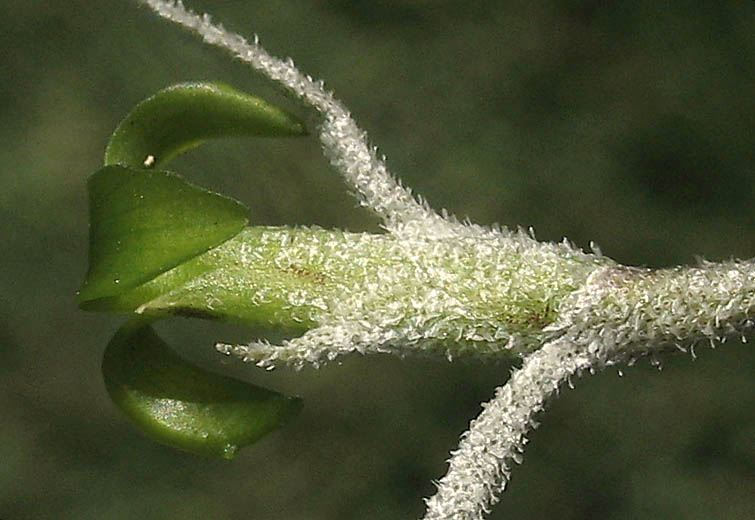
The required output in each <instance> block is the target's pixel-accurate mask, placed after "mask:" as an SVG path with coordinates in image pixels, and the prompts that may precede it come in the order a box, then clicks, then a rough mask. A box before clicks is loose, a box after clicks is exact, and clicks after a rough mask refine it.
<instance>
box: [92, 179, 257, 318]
mask: <svg viewBox="0 0 755 520" xmlns="http://www.w3.org/2000/svg"><path fill="white" fill-rule="evenodd" d="M88 190H89V211H90V229H89V270H88V272H87V275H86V277H85V280H84V283H83V284H82V287H81V290H80V291H79V295H78V301H79V305H80V306H81V307H82V308H84V309H91V310H97V309H98V303H97V301H98V300H102V299H107V298H112V297H114V296H117V295H118V294H121V293H123V292H126V291H128V290H130V289H132V288H133V287H136V286H138V285H140V284H142V283H144V282H146V281H148V280H150V279H152V278H154V277H156V276H157V275H159V274H161V273H163V272H165V271H167V270H169V269H171V268H173V267H175V266H176V265H179V264H181V263H182V262H185V261H186V260H188V259H190V258H193V257H195V256H197V255H199V254H201V253H204V252H205V251H207V250H208V249H211V248H213V247H215V246H217V245H218V244H220V243H222V242H224V241H226V240H228V239H229V238H231V237H233V236H234V235H236V234H237V233H238V232H239V231H241V229H243V228H244V226H245V225H246V222H247V219H246V214H247V211H248V210H247V208H246V207H245V206H244V205H243V204H241V203H240V202H238V201H235V200H233V199H230V198H228V197H224V196H222V195H219V194H217V193H213V192H211V191H208V190H205V189H203V188H200V187H198V186H195V185H192V184H190V183H188V182H186V181H185V180H183V179H182V178H181V177H179V176H178V175H176V174H173V173H170V172H165V171H156V170H143V169H141V170H137V169H133V168H127V167H123V166H106V167H105V168H103V169H101V170H100V171H98V172H97V173H95V174H94V175H93V176H92V177H90V179H89V183H88Z"/></svg>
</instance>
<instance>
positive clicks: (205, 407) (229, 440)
mask: <svg viewBox="0 0 755 520" xmlns="http://www.w3.org/2000/svg"><path fill="white" fill-rule="evenodd" d="M102 374H103V378H104V380H105V386H106V387H107V391H108V393H109V394H110V397H111V398H112V400H113V401H114V402H115V404H116V405H118V407H119V408H120V409H121V411H123V413H125V414H126V415H127V416H128V417H129V418H130V419H131V420H132V421H133V423H134V424H135V425H136V426H137V427H138V428H139V429H141V430H142V432H144V433H145V434H146V435H147V436H148V437H150V438H152V439H153V440H155V441H157V442H160V443H162V444H167V445H169V446H173V447H175V448H178V449H181V450H184V451H188V452H191V453H195V454H198V455H204V456H210V457H224V458H228V459H230V458H233V457H234V456H235V455H236V453H237V451H238V450H239V449H240V448H242V447H244V446H246V445H249V444H251V443H253V442H255V441H257V440H258V439H259V438H261V437H262V436H264V435H265V434H267V433H269V432H270V431H271V430H274V429H275V428H277V427H279V426H281V425H282V424H284V423H286V422H287V421H288V420H289V419H291V418H292V417H293V416H294V415H296V414H297V413H298V412H299V410H300V409H301V399H298V398H293V397H287V396H284V395H282V394H279V393H277V392H272V391H270V390H267V389H264V388H260V387H258V386H255V385H251V384H248V383H245V382H242V381H239V380H237V379H232V378H230V377H225V376H220V375H218V374H214V373H212V372H208V371H206V370H202V369H200V368H198V367H196V366H194V365H192V364H190V363H188V362H186V361H184V360H183V359H181V358H180V357H179V356H178V355H177V354H176V353H175V352H174V351H173V350H171V349H170V348H169V347H168V345H166V344H165V342H163V341H162V340H161V339H160V338H159V337H158V336H157V334H155V332H154V331H153V330H152V328H151V327H150V326H149V325H148V324H147V323H146V322H144V321H140V320H132V321H130V322H129V323H127V324H126V325H124V326H123V327H121V328H120V329H119V331H118V332H117V333H116V335H115V337H113V339H112V340H111V341H110V343H109V344H108V346H107V348H106V350H105V355H104V358H103V361H102Z"/></svg>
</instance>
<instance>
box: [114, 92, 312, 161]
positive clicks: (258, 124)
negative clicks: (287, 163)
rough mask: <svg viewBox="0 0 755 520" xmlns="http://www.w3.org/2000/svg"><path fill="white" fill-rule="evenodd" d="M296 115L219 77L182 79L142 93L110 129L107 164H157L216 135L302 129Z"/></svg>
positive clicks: (298, 132)
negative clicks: (206, 80)
mask: <svg viewBox="0 0 755 520" xmlns="http://www.w3.org/2000/svg"><path fill="white" fill-rule="evenodd" d="M306 133H307V132H306V129H305V127H304V124H303V123H302V122H301V120H300V119H299V118H297V117H296V116H294V115H293V114H290V113H289V112H286V111H284V110H282V109H280V108H277V107H275V106H272V105H270V104H268V103H267V102H266V101H264V100H262V99H259V98H257V97H254V96H250V95H248V94H245V93H243V92H239V91H237V90H235V89H233V88H231V87H229V86H227V85H223V84H221V83H198V82H197V83H182V84H179V85H174V86H172V87H168V88H166V89H164V90H161V91H159V92H157V93H156V94H154V95H153V96H151V97H149V98H147V99H145V100H144V101H142V102H141V103H139V104H138V105H136V107H135V108H134V109H133V110H132V111H131V112H130V113H129V114H128V115H127V116H126V118H125V119H124V120H123V121H122V122H121V123H120V124H119V125H118V128H116V130H115V132H113V135H112V137H111V138H110V142H109V143H108V146H107V149H106V151H105V165H112V164H121V165H124V166H132V167H136V168H144V167H154V168H160V167H161V166H163V165H165V164H166V163H167V162H168V161H169V160H170V159H172V158H173V157H175V156H176V155H178V154H180V153H183V152H185V151H186V150H189V149H191V148H194V147H196V146H199V145H200V144H202V143H203V142H204V141H205V140H207V139H210V138H215V137H232V136H261V137H284V136H298V135H305V134H306Z"/></svg>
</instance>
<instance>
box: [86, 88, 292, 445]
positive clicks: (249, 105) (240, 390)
mask: <svg viewBox="0 0 755 520" xmlns="http://www.w3.org/2000/svg"><path fill="white" fill-rule="evenodd" d="M304 134H306V131H305V129H304V126H303V124H302V123H301V122H300V121H299V119H297V118H296V117H295V116H293V115H291V114H289V113H287V112H284V111H283V110H281V109H278V108H276V107H273V106H271V105H269V104H267V103H266V102H264V101H262V100H260V99H258V98H255V97H252V96H249V95H247V94H243V93H241V92H237V91H235V90H233V89H232V88H230V87H228V86H225V85H220V84H214V83H187V84H181V85H176V86H174V87H170V88H168V89H165V90H162V91H160V92H158V93H157V94H155V95H154V96H152V97H150V98H149V99H147V100H145V101H143V102H142V103H140V104H139V105H137V107H136V108H135V109H134V110H133V111H132V112H131V113H130V114H129V115H128V116H127V117H126V118H125V119H124V120H123V121H122V122H121V124H120V125H119V126H118V128H117V129H116V131H115V133H114V134H113V136H112V138H111V139H110V142H109V144H108V147H107V150H106V152H105V167H104V168H102V169H101V170H99V171H98V172H96V173H95V174H94V175H92V177H91V178H90V179H89V183H88V191H89V206H90V237H89V270H88V272H87V275H86V277H85V280H84V283H83V284H82V287H81V289H80V291H79V294H78V301H79V305H80V306H81V308H83V309H87V310H98V311H107V312H128V313H130V312H136V313H138V314H143V315H144V316H145V317H143V318H138V319H135V320H132V321H130V322H129V323H127V324H126V325H124V326H123V327H122V328H121V329H120V330H119V331H118V333H117V334H116V335H115V337H114V338H113V340H112V341H111V342H110V344H109V345H108V347H107V349H106V352H105V356H104V360H103V366H102V369H103V377H104V380H105V385H106V387H107V389H108V392H109V394H110V396H111V397H112V399H113V401H114V402H115V403H116V404H117V405H118V406H119V407H120V408H121V410H122V411H123V412H124V413H125V414H126V415H127V416H128V417H129V418H131V419H132V421H134V423H135V424H136V425H137V426H138V427H139V428H141V429H142V431H144V433H146V434H147V435H149V436H150V437H152V438H153V439H155V440H156V441H158V442H162V443H165V444H168V445H171V446H174V447H177V448H180V449H183V450H186V451H190V452H193V453H197V454H200V455H208V456H220V457H225V458H232V457H233V456H234V455H235V453H236V451H237V450H238V448H240V447H242V446H244V445H247V444H250V443H252V442H254V441H256V440H257V439H259V438H260V437H262V436H263V435H264V434H266V433H267V432H269V431H270V430H272V429H274V428H276V427H277V426H279V425H281V424H282V423H283V422H285V421H286V420H288V419H289V418H291V417H292V416H293V415H294V414H295V413H296V412H297V411H298V410H299V409H300V407H301V403H300V401H299V400H298V399H293V398H289V397H285V396H283V395H281V394H278V393H275V392H271V391H268V390H265V389H263V388H259V387H257V386H254V385H250V384H248V383H244V382H242V381H238V380H235V379H231V378H228V377H222V376H219V375H217V374H214V373H211V372H208V371H206V370H203V369H200V368H198V367H195V366H193V365H191V364H189V363H187V362H186V361H184V360H182V359H181V358H180V357H179V356H178V355H177V354H175V353H174V352H173V351H172V350H170V349H169V348H168V346H167V345H166V344H165V343H164V342H163V341H162V340H160V338H159V337H157V335H156V334H155V333H154V332H153V330H152V329H151V327H149V325H148V322H149V321H153V320H155V319H157V318H160V317H164V316H166V315H170V314H182V315H187V314H188V315H191V316H198V317H205V318H208V317H209V318H216V319H218V318H220V319H228V320H233V321H237V322H244V323H252V324H253V323H257V322H260V323H262V322H266V320H265V319H263V318H264V317H258V319H257V320H256V321H255V320H253V319H252V320H248V319H247V320H245V319H244V318H245V316H239V315H238V313H236V312H234V308H232V309H230V310H228V309H226V310H225V312H210V310H208V309H211V308H212V305H211V304H210V303H208V302H207V300H206V298H205V300H204V301H203V303H202V304H198V303H197V304H196V305H193V306H192V305H191V301H192V300H191V299H190V298H189V302H187V303H184V304H179V305H173V306H168V307H162V308H155V305H154V303H151V302H152V300H154V299H155V297H156V296H157V295H165V294H170V293H171V292H172V291H174V290H176V289H178V288H182V287H183V288H184V289H185V286H186V285H187V284H189V282H190V281H191V280H194V279H197V278H198V277H199V276H200V275H203V274H207V273H208V272H212V271H213V270H216V269H218V268H219V267H220V266H219V265H217V264H216V263H213V262H212V261H210V262H207V261H206V259H207V258H210V259H211V258H213V257H212V256H209V257H208V256H207V252H208V251H210V250H212V249H213V248H215V247H217V246H219V245H221V244H223V243H224V242H226V241H228V240H229V239H232V238H233V237H234V236H236V235H237V234H239V233H240V232H241V231H242V230H243V229H244V227H245V226H246V223H247V219H246V214H247V211H248V209H247V208H246V207H245V206H244V205H243V204H241V203H240V202H238V201H235V200H233V199H230V198H228V197H224V196H222V195H219V194H217V193H213V192H211V191H208V190H205V189H203V188H200V187H198V186H194V185H192V184H190V183H188V182H186V181H185V180H183V179H182V178H181V177H180V176H178V175H176V174H175V173H171V172H168V171H162V170H154V169H152V168H153V167H161V166H164V165H165V164H166V162H167V161H168V160H170V159H171V158H173V157H175V156H176V155H178V154H180V153H181V152H184V151H186V150H188V149H190V148H193V147H196V146H198V145H199V144H201V143H202V142H203V141H204V140H206V139H209V138H213V137H224V136H240V135H250V136H270V137H275V136H297V135H304ZM196 258H204V259H205V260H203V261H199V262H196V261H193V260H194V259H196ZM161 275H162V276H161ZM155 279H160V282H159V283H157V284H155V283H154V282H153V280H155ZM166 281H167V282H166ZM191 294H194V295H195V297H196V293H191V292H190V294H189V296H191ZM239 308H241V306H239ZM289 321H291V320H289ZM290 325H293V327H291V328H293V329H296V328H297V327H298V328H301V323H299V322H291V323H290Z"/></svg>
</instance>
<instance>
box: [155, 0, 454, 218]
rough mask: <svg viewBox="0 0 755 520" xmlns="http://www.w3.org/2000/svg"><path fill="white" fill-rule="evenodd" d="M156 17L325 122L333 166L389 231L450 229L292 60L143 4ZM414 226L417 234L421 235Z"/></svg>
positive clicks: (198, 20)
mask: <svg viewBox="0 0 755 520" xmlns="http://www.w3.org/2000/svg"><path fill="white" fill-rule="evenodd" d="M140 1H142V2H143V3H146V4H147V5H148V6H149V7H151V8H152V9H153V10H154V11H155V12H156V13H157V14H159V15H160V16H162V17H163V18H166V19H168V20H170V21H172V22H175V23H177V24H179V25H182V26H184V27H186V28H188V29H191V30H193V31H196V32H197V33H198V34H199V35H200V36H201V37H202V38H203V39H204V41H205V42H206V43H209V44H211V45H215V46H217V47H221V48H223V49H226V50H227V51H229V52H231V53H232V54H233V55H234V56H236V57H237V58H239V59H241V60H243V61H245V62H246V63H248V64H249V65H251V66H252V67H253V68H254V69H255V70H257V71H258V72H260V73H262V74H263V75H264V76H266V77H268V78H269V79H271V80H273V81H274V82H276V83H278V84H280V85H282V86H283V87H284V88H285V89H286V90H287V91H288V92H289V93H290V94H292V95H293V96H294V97H296V98H297V99H299V100H300V101H302V102H303V103H305V104H306V105H308V106H310V107H312V108H313V109H314V110H316V111H317V112H318V113H319V114H320V116H321V117H322V121H321V124H320V127H319V138H320V142H321V143H322V145H323V150H324V152H325V155H326V156H327V157H328V159H329V160H330V162H331V164H332V165H333V166H334V167H335V169H336V170H338V171H339V172H340V173H341V174H342V175H343V177H344V179H345V180H346V183H347V184H348V185H349V186H350V187H351V188H352V189H354V190H355V191H356V192H357V193H358V194H359V197H360V203H361V204H362V205H363V206H365V207H367V208H369V209H371V210H372V211H373V212H374V213H375V214H376V215H377V216H378V217H379V218H380V219H381V220H382V221H383V225H384V226H385V227H386V229H390V230H396V229H400V228H403V227H404V225H405V224H409V223H416V222H417V221H419V222H423V223H425V224H428V223H432V224H434V225H435V227H436V228H438V229H441V228H445V227H446V225H447V224H446V221H444V220H443V219H442V218H441V217H440V215H437V214H436V213H434V212H433V211H431V210H430V208H429V207H428V206H427V204H425V203H424V202H422V201H418V200H417V199H415V198H414V197H413V196H412V194H411V192H410V191H409V190H407V189H405V188H404V187H402V186H401V185H400V184H399V183H398V182H397V181H396V179H394V178H393V177H392V176H391V174H390V173H389V172H388V169H387V167H386V165H385V160H384V159H383V158H381V157H378V156H377V153H376V151H377V150H376V148H374V147H372V146H370V145H369V142H368V140H367V136H366V134H365V133H364V132H363V131H362V130H361V129H360V128H359V127H358V126H357V124H356V122H355V121H354V119H352V117H351V115H350V114H349V111H348V110H347V109H346V107H344V105H343V104H342V103H341V102H340V101H338V100H337V99H336V98H335V97H334V96H333V94H332V93H331V92H328V91H327V90H325V86H324V84H323V83H322V82H320V81H315V80H313V79H312V78H311V77H310V76H306V75H304V74H302V73H301V72H300V71H299V70H298V69H297V68H296V66H295V65H294V62H293V61H292V60H291V59H290V58H289V59H286V60H282V59H280V58H276V57H274V56H271V55H270V54H268V53H267V51H265V49H263V48H262V46H260V45H259V43H258V40H257V38H256V37H255V39H254V42H253V43H250V42H248V41H246V40H245V39H244V38H243V37H241V36H239V35H238V34H234V33H230V32H228V31H226V30H225V29H224V28H223V27H222V26H220V25H218V24H213V23H212V22H211V20H210V17H209V16H208V15H206V14H205V15H203V16H200V15H197V14H195V13H193V12H191V11H190V10H188V9H186V8H185V7H184V6H183V4H182V3H181V2H180V1H177V2H173V1H170V0H140ZM422 227H423V226H414V225H412V226H411V228H413V229H422Z"/></svg>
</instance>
